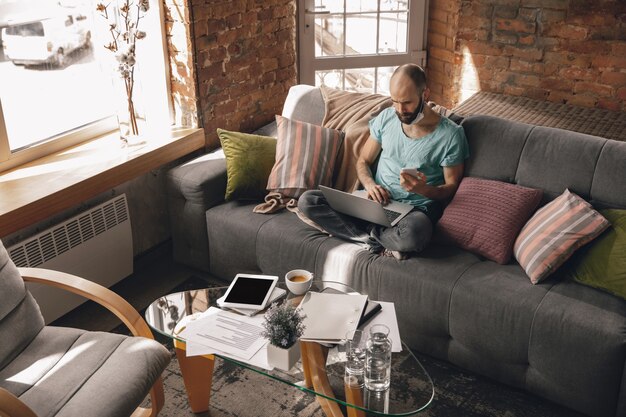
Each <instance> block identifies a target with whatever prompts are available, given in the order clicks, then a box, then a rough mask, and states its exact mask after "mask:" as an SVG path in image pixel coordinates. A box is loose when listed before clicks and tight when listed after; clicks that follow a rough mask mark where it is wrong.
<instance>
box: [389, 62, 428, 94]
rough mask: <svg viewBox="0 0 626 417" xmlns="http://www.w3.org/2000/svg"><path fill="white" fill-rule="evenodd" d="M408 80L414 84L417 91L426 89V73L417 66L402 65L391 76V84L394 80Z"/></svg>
mask: <svg viewBox="0 0 626 417" xmlns="http://www.w3.org/2000/svg"><path fill="white" fill-rule="evenodd" d="M405 77H406V78H408V79H409V80H411V82H413V85H414V86H415V88H416V89H417V91H423V90H424V89H425V88H426V73H425V72H424V70H423V69H422V67H420V66H419V65H417V64H404V65H400V66H399V67H398V68H396V70H395V71H394V72H393V74H392V75H391V82H393V80H394V78H405Z"/></svg>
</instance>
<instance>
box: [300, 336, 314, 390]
mask: <svg viewBox="0 0 626 417" xmlns="http://www.w3.org/2000/svg"><path fill="white" fill-rule="evenodd" d="M308 345H309V344H308V343H307V342H300V354H301V355H302V372H303V373H304V386H305V388H311V387H312V386H313V380H312V379H311V369H310V367H309V361H308V357H309V354H308V351H307V347H308Z"/></svg>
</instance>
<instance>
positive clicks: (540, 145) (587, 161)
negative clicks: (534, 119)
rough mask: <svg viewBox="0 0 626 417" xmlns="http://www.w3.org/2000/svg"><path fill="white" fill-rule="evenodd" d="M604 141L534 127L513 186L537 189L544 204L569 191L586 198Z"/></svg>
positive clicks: (557, 130)
mask: <svg viewBox="0 0 626 417" xmlns="http://www.w3.org/2000/svg"><path fill="white" fill-rule="evenodd" d="M606 142H607V140H606V139H602V138H598V137H594V136H589V135H585V134H582V133H576V132H570V131H566V130H561V129H554V128H549V127H541V126H535V127H533V129H532V131H531V132H530V134H529V135H528V139H527V140H526V142H525V143H524V149H523V150H522V153H521V155H520V158H519V164H518V166H517V170H516V173H515V181H513V182H515V183H517V184H519V185H523V186H525V187H531V188H540V189H542V190H543V192H544V198H543V202H544V203H545V202H548V201H550V200H552V199H554V198H556V197H558V196H559V195H561V193H562V192H563V190H565V189H566V188H569V189H570V190H571V191H572V192H574V193H576V194H578V195H579V196H581V197H583V198H585V199H589V197H590V194H591V185H592V180H593V178H594V171H595V169H596V165H597V164H598V157H599V155H600V152H601V150H602V148H603V147H604V146H605V144H606Z"/></svg>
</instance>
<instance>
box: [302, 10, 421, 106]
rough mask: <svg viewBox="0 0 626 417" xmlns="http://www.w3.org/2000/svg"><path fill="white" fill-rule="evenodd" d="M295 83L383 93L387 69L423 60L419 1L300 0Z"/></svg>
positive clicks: (389, 70)
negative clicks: (298, 76)
mask: <svg viewBox="0 0 626 417" xmlns="http://www.w3.org/2000/svg"><path fill="white" fill-rule="evenodd" d="M298 18H299V28H300V29H299V47H300V52H299V58H300V59H299V65H300V82H301V83H304V84H312V85H318V86H319V85H322V84H324V85H326V86H329V87H333V88H339V89H344V90H349V91H362V92H378V93H383V94H388V88H389V87H388V86H389V77H390V76H391V73H392V72H393V69H394V68H395V67H396V66H398V65H401V64H404V63H407V62H415V63H418V64H420V65H424V64H425V52H424V49H425V33H426V1H425V0H419V1H418V0H300V2H299V12H298Z"/></svg>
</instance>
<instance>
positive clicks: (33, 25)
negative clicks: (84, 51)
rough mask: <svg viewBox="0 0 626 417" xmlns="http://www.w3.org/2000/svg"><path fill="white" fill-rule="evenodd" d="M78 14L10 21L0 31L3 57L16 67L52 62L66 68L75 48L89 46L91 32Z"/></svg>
mask: <svg viewBox="0 0 626 417" xmlns="http://www.w3.org/2000/svg"><path fill="white" fill-rule="evenodd" d="M86 19H87V18H86V16H84V15H81V14H60V13H59V14H56V15H54V16H48V17H43V18H31V19H20V20H17V21H14V20H9V22H8V23H9V25H8V26H7V27H5V28H4V29H2V41H3V48H4V55H5V57H6V58H7V59H10V60H11V61H12V62H13V63H14V64H16V65H20V64H21V65H34V64H44V63H52V64H56V65H57V66H59V67H63V66H65V64H66V63H67V57H68V56H69V54H70V53H72V51H74V50H75V49H78V48H83V47H85V48H88V47H90V45H91V31H90V30H89V27H87V25H86Z"/></svg>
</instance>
